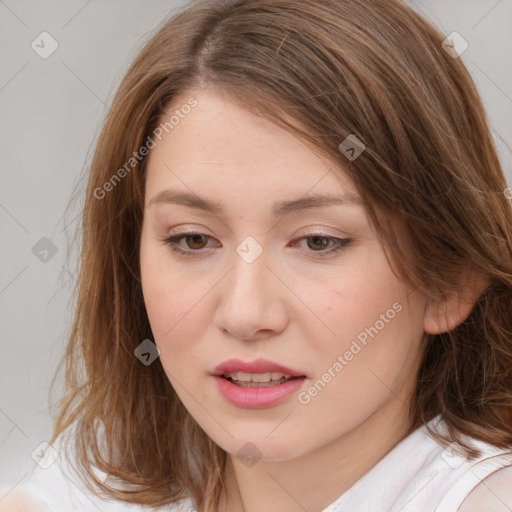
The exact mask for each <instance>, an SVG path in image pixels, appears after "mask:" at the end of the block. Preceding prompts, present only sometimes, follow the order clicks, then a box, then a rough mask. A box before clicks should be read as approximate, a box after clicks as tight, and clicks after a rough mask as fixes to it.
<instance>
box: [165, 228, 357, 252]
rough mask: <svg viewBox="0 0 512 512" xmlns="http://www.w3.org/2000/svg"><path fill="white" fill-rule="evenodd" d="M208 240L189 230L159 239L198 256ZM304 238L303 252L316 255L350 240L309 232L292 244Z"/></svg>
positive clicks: (332, 250)
mask: <svg viewBox="0 0 512 512" xmlns="http://www.w3.org/2000/svg"><path fill="white" fill-rule="evenodd" d="M209 240H213V238H212V237H210V236H208V235H205V234H203V233H196V232H189V233H178V234H176V235H172V236H170V237H168V238H165V239H164V240H161V241H162V242H163V243H164V244H165V245H168V246H169V248H170V249H171V251H173V252H175V253H178V254H182V255H184V256H198V255H200V254H201V253H202V252H204V251H203V249H207V248H209V247H212V246H208V245H207V244H208V241H209ZM304 240H305V241H306V242H307V243H306V247H307V249H304V250H305V252H309V253H313V254H314V255H315V256H318V257H324V256H327V255H331V254H334V253H336V252H338V251H340V250H341V249H343V248H344V247H346V246H347V245H348V244H350V243H351V242H352V240H351V239H349V238H337V237H333V236H328V235H323V234H319V233H311V234H307V235H305V236H303V237H301V238H298V239H297V240H294V241H293V242H292V245H295V244H297V242H301V241H304ZM181 241H184V242H185V244H186V245H185V247H184V246H183V245H182V244H181V243H180V242H181Z"/></svg>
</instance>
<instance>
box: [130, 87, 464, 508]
mask: <svg viewBox="0 0 512 512" xmlns="http://www.w3.org/2000/svg"><path fill="white" fill-rule="evenodd" d="M191 95H193V96H194V97H195V98H196V99H197V101H198V106H197V107H195V108H194V109H193V110H192V111H191V113H190V114H188V115H187V116H186V117H185V118H184V119H182V120H180V122H179V124H177V125H176V126H175V127H174V128H173V130H172V131H170V132H169V134H167V135H166V136H165V137H164V138H163V139H162V141H161V142H159V143H158V144H157V145H156V147H154V148H153V149H152V150H151V153H150V155H149V161H148V167H147V178H146V180H147V181H146V198H145V212H144V222H143V228H142V237H141V245H140V258H141V259H140V262H141V275H142V285H143V293H144V300H145V304H146V309H147V313H148V316H149V320H150V323H151V328H152V331H153V335H154V340H155V343H156V344H157V346H158V348H159V349H160V359H161V363H162V365H163V367H164V370H165V372H166V374H167V375H168V378H169V380H170V382H171V384H172V385H173V387H174V389H175V390H176V393H177V394H178V396H179V397H180V399H181V400H182V402H183V404H184V405H185V407H186V408H187V409H188V411H189V412H190V414H191V415H192V416H193V417H194V418H195V420H196V421H197V422H198V423H199V425H200V426H201V427H202V428H203V429H204V431H205V432H206V433H207V434H208V435H209V436H210V437H211V438H212V439H213V440H214V441H215V443H217V444H218V445H219V446H220V447H222V448H223V449H224V450H225V451H226V452H227V453H228V461H227V465H226V468H225V469H226V475H227V478H226V494H223V495H222V498H221V501H220V504H219V511H226V512H240V511H242V510H244V511H245V512H260V511H261V510H266V511H268V512H277V511H279V512H299V511H300V512H303V511H304V510H308V511H319V510H322V509H323V508H324V507H327V506H328V505H329V504H330V503H332V502H333V501H334V500H335V499H336V498H338V497H339V496H340V495H341V494H342V493H343V492H345V491H346V490H347V489H349V488H350V487H351V486H352V485H353V484H354V483H355V482H356V481H357V480H358V479H359V478H361V477H362V476H363V475H364V474H365V473H366V472H367V471H368V470H369V469H370V468H372V467H373V466H374V465H375V464H376V463H377V462H378V461H379V460H380V459H381V458H382V457H383V456H384V455H385V454H387V453H388V452H389V451H390V450H391V449H392V448H393V447H394V446H395V445H396V444H397V443H398V442H399V441H400V440H401V439H403V438H404V437H405V436H406V435H407V434H408V433H409V431H410V422H409V419H408V412H409V411H408V404H409V402H410V398H411V396H412V393H413V389H414V385H415V378H416V374H417V371H418V366H419V362H420V350H419V344H420V341H421V339H422V336H423V335H424V332H425V331H427V332H436V331H441V330H443V329H445V328H447V327H446V326H447V323H449V324H450V327H453V325H455V324H457V323H459V322H460V321H462V319H463V318H464V317H465V316H467V314H469V311H470V307H467V308H465V307H461V302H460V300H457V301H456V302H457V304H458V306H457V307H456V308H455V309H453V310H452V309H450V308H451V306H450V304H449V303H448V302H445V303H443V304H442V309H439V308H440V305H439V304H435V305H433V304H432V303H431V302H430V301H429V299H428V298H427V297H425V296H422V295H421V294H419V293H418V292H416V291H413V290H411V289H410V288H409V287H408V286H406V285H405V284H404V283H403V282H402V280H400V279H399V278H398V277H397V276H396V275H395V274H394V273H393V271H392V269H391V267H390V264H389V262H388V260H387V259H386V256H385V254H384V251H383V248H382V246H381V245H380V244H379V242H378V240H377V238H376V236H375V234H374V232H373V231H372V228H371V226H370V224H369V221H368V218H367V216H366V212H365V209H364V207H363V206H362V205H361V204H344V205H331V206H326V207H321V208H315V209H306V210H303V211H301V212H295V213H290V214H288V215H286V216H284V217H283V216H281V217H275V216H274V215H273V214H272V206H273V204H274V203H275V202H277V201H281V200H292V199H297V198H300V197H303V196H304V195H311V194H317V193H333V192H336V193H339V194H347V193H348V194H353V195H355V196H357V191H356V189H355V187H354V185H353V184H352V183H351V182H350V180H349V179H348V177H347V175H346V174H345V172H344V171H343V169H341V168H340V166H339V165H336V167H333V166H334V162H329V161H327V160H326V159H325V158H324V157H322V156H320V155H319V154H318V153H317V152H315V151H313V149H312V148H311V147H308V146H307V145H305V144H304V143H303V142H301V141H300V140H299V139H297V138H296V137H295V136H293V135H291V134H290V133H288V132H286V131H285V130H283V129H282V128H280V127H277V126H276V125H274V124H272V123H271V122H269V121H267V120H265V119H262V118H260V117H257V116H255V115H253V114H251V113H249V112H247V111H246V110H243V109H241V108H240V107H238V106H236V105H235V104H233V103H231V102H229V101H228V100H227V99H225V97H223V96H221V95H220V94H216V93H214V92H211V91H210V92H200V91H198V90H195V91H187V94H183V96H182V97H181V98H179V99H178V98H176V99H175V101H174V103H173V105H172V107H171V108H170V109H169V111H171V110H174V109H175V108H177V107H179V106H180V105H182V104H184V103H185V102H186V100H187V98H189V97H190V96H191ZM330 169H332V170H331V172H328V171H329V170H330ZM165 189H173V190H177V191H184V192H193V194H195V195H198V196H200V197H205V198H208V199H211V200H214V201H217V202H219V203H221V204H222V205H223V207H224V209H225V214H223V215H220V214H219V215H215V214H213V213H211V212H208V211H206V212H205V211H200V210H197V209H192V208H189V207H186V206H183V205H176V204H164V203H154V204H152V205H151V206H150V204H149V203H150V200H151V199H152V198H153V197H154V196H155V195H156V194H157V193H159V192H160V191H162V190H165ZM190 230H192V231H197V232H200V233H203V234H204V235H206V238H201V237H200V238H199V240H197V239H192V240H191V239H190V238H188V239H187V238H182V239H181V241H180V242H179V247H181V248H182V249H183V250H185V251H188V252H193V251H194V250H195V251H196V252H195V253H194V254H193V255H192V256H191V257H187V256H184V255H180V254H177V253H174V252H172V251H171V249H170V248H169V246H167V245H165V243H163V242H162V240H164V239H165V238H166V237H168V236H170V235H172V234H178V233H186V232H188V231H190ZM312 231H313V235H311V234H310V233H311V232H312ZM318 233H321V236H323V237H339V238H348V239H351V240H352V242H351V243H349V244H348V245H346V246H344V247H343V248H342V249H341V250H340V251H338V252H335V253H331V254H328V255H326V256H324V257H321V255H319V253H320V252H322V250H319V242H318V239H315V240H316V242H315V241H314V240H313V241H312V239H311V238H304V237H306V235H308V236H314V235H315V234H316V235H317V236H318ZM247 236H252V237H253V238H254V239H256V240H257V242H258V243H259V244H260V246H261V247H262V249H263V253H262V254H261V255H260V256H259V257H258V258H257V259H256V260H255V261H254V262H253V263H250V264H249V263H247V262H246V261H244V259H242V258H241V257H240V256H239V255H238V253H237V252H236V248H237V246H238V245H239V244H240V242H242V240H244V239H245V238H246V237H247ZM209 237H210V238H209ZM322 241H324V242H325V240H323V239H321V240H320V242H322ZM187 242H188V244H189V245H187ZM327 243H328V247H327V248H326V249H323V252H324V253H325V252H327V251H328V249H329V248H330V247H331V245H332V244H331V243H329V242H328V241H327ZM395 303H398V304H400V305H401V306H402V309H401V311H400V312H399V313H397V314H396V315H395V316H394V318H393V319H392V320H389V321H388V322H386V323H385V326H384V328H382V329H381V330H380V331H379V333H378V334H377V335H376V336H375V337H374V338H373V339H371V338H370V339H369V342H368V344H367V345H366V346H365V347H364V348H363V349H362V350H361V351H360V352H359V353H358V354H357V355H356V356H355V357H354V358H353V359H352V360H351V361H350V362H348V364H347V365H346V366H344V368H343V369H342V371H339V372H338V373H336V376H335V377H334V378H332V379H331V381H330V382H329V383H328V384H327V385H326V386H325V387H324V388H323V389H322V390H321V392H319V393H318V394H317V395H316V396H315V397H313V398H312V399H311V401H310V402H309V403H308V404H302V403H300V402H299V400H298V393H295V394H292V395H291V396H289V397H287V398H286V400H285V401H283V402H281V403H279V404H277V405H274V406H272V407H269V408H265V409H247V408H238V407H235V406H234V405H232V404H231V403H229V402H227V401H226V400H225V399H224V397H223V396H222V395H221V394H220V392H219V391H218V390H217V386H216V385H215V382H214V379H213V377H212V376H211V375H210V372H211V371H212V370H213V368H214V367H215V366H216V365H217V364H219V363H220V362H222V361H225V360H227V359H230V358H232V357H238V358H240V359H243V360H252V359H255V358H259V357H264V358H267V359H270V360H272V361H276V362H279V363H281V364H284V365H285V366H288V367H290V368H293V369H297V370H300V371H301V372H302V373H304V374H305V375H307V377H308V378H307V379H306V381H305V382H304V384H303V387H302V388H301V390H299V391H304V390H307V389H308V388H309V387H310V386H311V385H312V384H313V383H314V382H315V381H317V380H318V379H320V378H321V377H322V375H323V374H324V373H325V372H326V371H328V369H329V368H330V367H332V366H333V363H334V362H335V361H336V360H337V357H338V356H339V355H343V354H344V353H345V352H346V351H347V350H348V349H349V347H350V345H351V343H352V341H353V340H354V339H356V337H357V335H358V334H359V333H361V332H362V331H364V329H365V328H368V327H370V326H374V324H375V323H376V321H377V320H379V318H381V316H380V315H381V314H384V313H385V312H386V311H387V310H389V309H390V308H392V305H393V304H395ZM441 313H442V318H443V319H444V320H441V319H440V318H441V317H440V315H441ZM248 442H251V443H252V444H254V445H255V446H256V447H257V449H258V450H259V453H261V458H260V459H259V460H258V462H257V463H256V464H255V465H253V466H251V467H249V466H247V465H246V464H245V463H244V461H242V460H241V459H240V458H238V457H236V454H237V452H238V451H239V450H240V449H241V448H243V447H244V445H246V443H248Z"/></svg>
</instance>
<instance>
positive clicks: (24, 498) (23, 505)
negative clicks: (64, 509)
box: [0, 491, 50, 512]
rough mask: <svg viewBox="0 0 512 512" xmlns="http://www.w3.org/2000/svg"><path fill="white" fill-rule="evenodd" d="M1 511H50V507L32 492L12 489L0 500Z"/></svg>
mask: <svg viewBox="0 0 512 512" xmlns="http://www.w3.org/2000/svg"><path fill="white" fill-rule="evenodd" d="M0 512H50V509H49V508H48V506H47V504H46V503H45V502H44V501H41V500H40V499H39V498H37V497H36V496H34V495H33V494H32V493H30V492H20V491H12V492H9V493H8V494H7V495H6V496H4V497H3V498H2V499H1V500H0Z"/></svg>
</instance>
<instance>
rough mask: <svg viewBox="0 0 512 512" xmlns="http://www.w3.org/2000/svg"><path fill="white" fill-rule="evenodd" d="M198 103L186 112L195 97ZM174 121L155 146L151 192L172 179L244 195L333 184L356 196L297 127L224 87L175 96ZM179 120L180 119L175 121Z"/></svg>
mask: <svg viewBox="0 0 512 512" xmlns="http://www.w3.org/2000/svg"><path fill="white" fill-rule="evenodd" d="M191 97H193V98H194V99H195V100H196V106H195V107H193V108H192V109H186V110H187V111H188V113H187V114H186V115H184V114H183V112H180V107H181V106H183V105H185V104H186V102H187V100H188V99H189V98H191ZM176 111H178V112H177V113H178V114H180V113H181V116H176V115H175V116H174V121H175V124H173V125H172V128H169V126H168V130H167V132H164V133H163V135H162V138H161V140H160V141H158V140H157V141H156V146H155V147H154V148H153V149H152V150H151V151H150V154H149V156H148V164H147V183H146V185H147V186H146V190H147V195H150V194H151V197H153V195H154V194H156V193H157V192H159V191H160V190H162V189H165V188H168V187H171V186H172V187H173V188H179V189H181V190H183V191H185V190H187V189H189V190H188V191H189V192H192V193H194V192H196V193H199V191H203V192H204V191H208V192H209V195H220V196H225V197H226V199H227V198H228V196H229V195H230V194H231V195H233V194H237V197H243V196H245V197H248V196H255V195H263V196H267V197H268V196H272V197H276V196H283V197H284V196H286V197H289V196H298V195H304V194H306V193H307V192H308V190H311V191H312V192H315V193H319V192H330V193H342V194H350V195H353V196H354V197H355V196H357V194H356V190H355V187H354V186H353V184H352V183H351V181H350V179H349V178H348V176H347V175H346V173H345V172H344V171H343V169H341V167H340V165H339V164H335V163H333V162H332V161H329V160H328V159H327V158H326V157H325V156H322V155H321V154H320V153H319V152H318V151H314V150H313V149H312V148H311V147H310V146H308V145H306V144H305V143H304V142H303V141H302V140H301V139H299V138H298V137H297V136H295V135H294V134H292V133H290V132H288V131H286V130H285V129H284V128H282V127H280V126H277V125H276V124H274V123H272V122H271V121H269V120H267V119H264V118H262V117H259V116H256V115H254V114H253V113H251V112H249V111H248V110H245V109H243V108H241V107H239V106H237V105H236V104H234V103H231V102H229V101H228V100H226V99H224V98H223V97H221V96H219V95H215V94H212V93H204V92H197V91H191V92H190V93H187V94H183V95H181V96H180V97H179V98H175V100H174V101H173V103H172V105H171V106H170V107H169V108H168V109H167V112H166V114H165V115H164V116H162V123H165V121H166V120H168V119H169V118H170V116H172V115H173V113H176ZM176 121H178V122H176Z"/></svg>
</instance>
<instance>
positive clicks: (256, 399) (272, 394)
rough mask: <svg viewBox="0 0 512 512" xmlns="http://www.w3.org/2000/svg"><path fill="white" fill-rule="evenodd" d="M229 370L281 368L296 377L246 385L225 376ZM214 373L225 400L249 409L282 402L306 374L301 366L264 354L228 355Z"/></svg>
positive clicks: (274, 370)
mask: <svg viewBox="0 0 512 512" xmlns="http://www.w3.org/2000/svg"><path fill="white" fill-rule="evenodd" d="M228 372H247V373H266V372H279V373H285V374H286V375H290V376H291V377H296V378H295V379H292V380H289V381H287V382H284V383H283V384H276V385H273V386H261V387H259V386H254V387H243V386H238V385H236V384H233V383H232V382H230V381H229V380H227V379H225V378H224V377H222V375H223V374H224V373H228ZM211 375H212V376H213V378H214V379H215V381H216V384H217V388H218V390H219V391H220V393H221V394H222V395H223V396H224V398H225V399H226V400H228V401H229V402H231V403H232V404H233V405H235V406H236V407H243V408H246V409H263V408H265V407H270V406H272V405H276V404H278V403H280V402H282V401H283V400H285V399H286V398H287V397H288V396H290V395H291V394H292V393H294V392H296V391H298V390H299V388H300V387H302V385H303V384H304V382H305V380H306V378H307V377H306V375H304V373H302V372H301V371H299V370H294V369H293V368H288V367H286V366H283V365H282V364H279V363H275V362H273V361H269V360H268V359H262V358H260V359H256V360H253V361H242V360H241V359H229V360H228V361H224V362H223V363H220V364H219V365H217V366H216V367H215V369H214V370H213V371H212V373H211Z"/></svg>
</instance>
